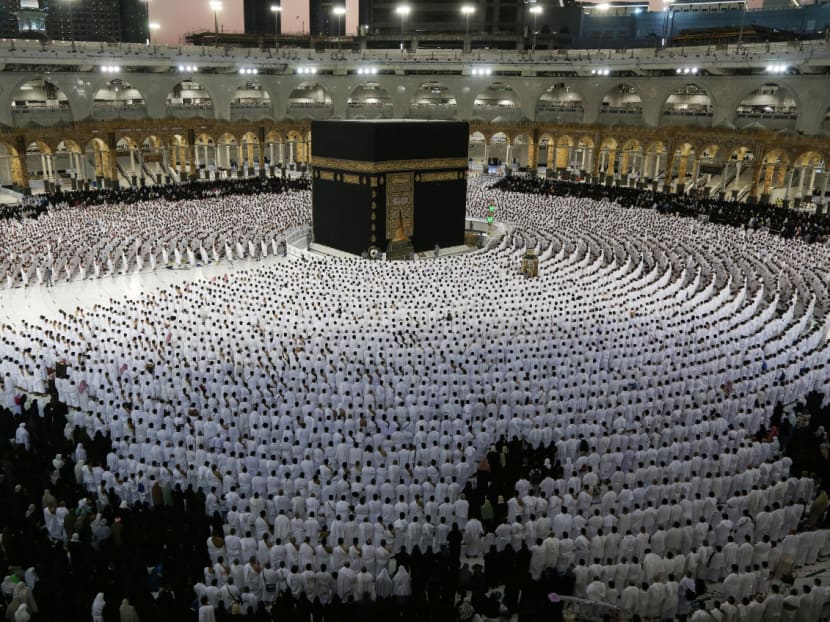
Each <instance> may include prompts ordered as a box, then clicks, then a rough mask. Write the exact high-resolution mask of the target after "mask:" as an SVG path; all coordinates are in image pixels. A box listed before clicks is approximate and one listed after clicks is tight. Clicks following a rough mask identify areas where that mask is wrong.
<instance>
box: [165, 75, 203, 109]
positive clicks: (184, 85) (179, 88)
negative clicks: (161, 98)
mask: <svg viewBox="0 0 830 622" xmlns="http://www.w3.org/2000/svg"><path fill="white" fill-rule="evenodd" d="M165 103H166V106H167V114H168V116H171V117H208V116H209V117H212V116H213V111H214V104H213V97H212V96H211V94H210V92H209V91H208V90H207V89H206V88H205V87H204V86H203V85H202V84H201V83H199V82H197V81H196V80H193V79H191V78H186V79H184V80H181V81H179V82H177V83H176V84H174V85H173V88H172V89H170V92H169V93H168V94H167V99H166V102H165Z"/></svg>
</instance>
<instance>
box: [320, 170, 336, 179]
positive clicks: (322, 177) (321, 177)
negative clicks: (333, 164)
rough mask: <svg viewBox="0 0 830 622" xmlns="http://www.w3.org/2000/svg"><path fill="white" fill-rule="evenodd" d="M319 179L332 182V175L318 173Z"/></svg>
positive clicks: (330, 173)
mask: <svg viewBox="0 0 830 622" xmlns="http://www.w3.org/2000/svg"><path fill="white" fill-rule="evenodd" d="M320 179H325V180H326V181H334V173H332V172H331V171H320Z"/></svg>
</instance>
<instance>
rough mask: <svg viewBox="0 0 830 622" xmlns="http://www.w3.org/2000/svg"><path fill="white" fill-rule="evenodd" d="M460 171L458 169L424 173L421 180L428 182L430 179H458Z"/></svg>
mask: <svg viewBox="0 0 830 622" xmlns="http://www.w3.org/2000/svg"><path fill="white" fill-rule="evenodd" d="M458 179H459V173H458V172H457V171H444V172H442V173H424V174H423V175H421V179H420V181H421V182H422V183H427V182H430V181H458Z"/></svg>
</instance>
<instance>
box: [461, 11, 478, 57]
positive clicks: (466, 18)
mask: <svg viewBox="0 0 830 622" xmlns="http://www.w3.org/2000/svg"><path fill="white" fill-rule="evenodd" d="M475 12H476V8H475V7H474V6H473V5H471V4H465V5H464V6H462V7H461V14H462V15H463V16H464V46H465V47H466V46H467V45H468V41H469V39H470V15H472V14H473V13H475ZM470 47H472V46H470Z"/></svg>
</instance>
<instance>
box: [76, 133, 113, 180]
mask: <svg viewBox="0 0 830 622" xmlns="http://www.w3.org/2000/svg"><path fill="white" fill-rule="evenodd" d="M84 156H85V163H86V165H87V170H88V175H87V178H89V179H95V180H96V183H97V184H98V186H99V187H100V186H103V185H106V184H108V183H109V181H110V180H113V181H117V180H118V173H117V169H116V162H115V154H113V153H112V152H111V151H110V148H109V146H108V145H107V143H106V142H105V141H104V140H103V139H101V138H98V137H95V138H92V139H90V140H89V142H87V144H86V145H85V146H84Z"/></svg>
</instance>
